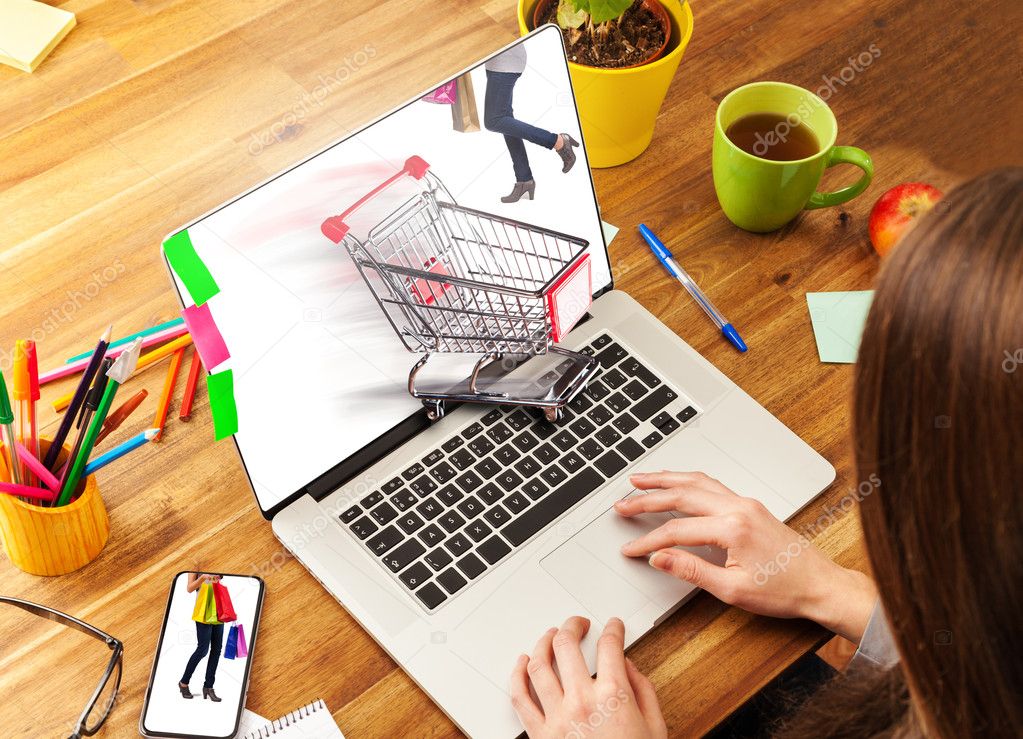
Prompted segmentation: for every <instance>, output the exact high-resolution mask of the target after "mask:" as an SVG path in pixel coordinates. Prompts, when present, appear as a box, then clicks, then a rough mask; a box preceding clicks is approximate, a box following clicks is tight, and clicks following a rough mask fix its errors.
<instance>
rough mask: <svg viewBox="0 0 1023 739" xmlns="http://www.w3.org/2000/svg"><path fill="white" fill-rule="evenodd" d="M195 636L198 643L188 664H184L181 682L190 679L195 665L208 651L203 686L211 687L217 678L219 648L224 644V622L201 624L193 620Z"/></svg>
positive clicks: (186, 681)
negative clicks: (208, 656)
mask: <svg viewBox="0 0 1023 739" xmlns="http://www.w3.org/2000/svg"><path fill="white" fill-rule="evenodd" d="M195 636H196V639H197V640H198V642H199V643H198V644H197V645H196V647H195V651H194V652H192V656H191V657H189V658H188V665H186V666H185V674H184V676H182V678H181V682H182V683H183V684H185V685H187V684H188V681H189V680H191V679H192V673H193V672H195V668H196V665H198V664H199V662H200V661H201V660H202V658H203V657H205V656H206V653H207V652H209V654H210V658H209V660H207V661H206V682H204V683H203V684H202V686H203V687H204V688H212V687H213V681H214V680H216V679H217V664H218V663H219V662H220V650H221V649H222V648H223V646H224V624H201V623H199V622H198V621H196V622H195Z"/></svg>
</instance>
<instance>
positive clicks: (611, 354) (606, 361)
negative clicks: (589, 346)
mask: <svg viewBox="0 0 1023 739" xmlns="http://www.w3.org/2000/svg"><path fill="white" fill-rule="evenodd" d="M626 356H628V352H626V351H625V350H624V349H622V347H621V346H619V345H618V344H617V343H614V342H612V343H611V344H608V345H607V346H606V347H604V348H603V349H602V350H601V351H599V352H598V353H597V361H598V362H600V366H601V367H603V368H604V369H610V368H611V367H614V366H615V365H616V364H618V363H619V362H620V361H622V360H623V359H625V357H626Z"/></svg>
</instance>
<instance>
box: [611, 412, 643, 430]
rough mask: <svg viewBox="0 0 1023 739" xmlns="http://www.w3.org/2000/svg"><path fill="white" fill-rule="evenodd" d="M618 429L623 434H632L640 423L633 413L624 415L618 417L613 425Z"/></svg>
mask: <svg viewBox="0 0 1023 739" xmlns="http://www.w3.org/2000/svg"><path fill="white" fill-rule="evenodd" d="M611 425H612V426H614V427H615V428H616V429H618V430H619V431H621V432H622V433H623V434H629V433H632V431H634V430H635V429H636V427H638V426H639V421H637V420H636V419H635V418H633V417H632V414H631V413H623V414H622V415H620V416H618V418H616V419H615V420H614V421H613V422H612V424H611Z"/></svg>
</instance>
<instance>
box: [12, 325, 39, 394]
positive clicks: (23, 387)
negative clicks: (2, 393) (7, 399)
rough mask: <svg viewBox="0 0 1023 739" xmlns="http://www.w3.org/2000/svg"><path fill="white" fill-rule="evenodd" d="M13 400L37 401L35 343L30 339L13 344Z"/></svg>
mask: <svg viewBox="0 0 1023 739" xmlns="http://www.w3.org/2000/svg"><path fill="white" fill-rule="evenodd" d="M13 390H14V392H13V393H12V394H13V396H14V399H15V400H39V363H38V362H37V361H36V343H35V342H34V341H32V340H30V339H18V340H17V341H16V342H14V388H13Z"/></svg>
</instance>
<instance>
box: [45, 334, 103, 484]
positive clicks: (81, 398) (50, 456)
mask: <svg viewBox="0 0 1023 739" xmlns="http://www.w3.org/2000/svg"><path fill="white" fill-rule="evenodd" d="M113 330H114V327H113V326H109V327H108V328H107V330H106V331H104V332H103V335H102V336H100V337H99V342H98V343H97V344H96V348H95V349H93V351H92V357H91V358H90V359H89V363H88V365H87V366H86V367H85V371H84V372H83V373H82V379H81V380H80V381H79V383H78V387H77V388H75V392H74V394H73V395H72V396H71V400H70V404H69V405H68V411H67V413H65V414H64V418H62V419H61V421H60V426H59V427H58V428H57V433H56V434H54V436H53V442H52V443H51V444H50V449H49V451H47V452H46V458H45V459H43V464H44V465H45V466H46V469H48V470H52V469H53V467H54V465H56V464H57V455H59V454H60V450H61V448H62V447H63V446H64V440H65V439H67V435H68V432H69V431H71V424H73V423H74V422H75V416H77V415H78V411H79V410H80V409H81V407H82V404H83V403H85V396H86V395H88V393H89V386H90V385H91V384H92V381H93V379H94V378H95V377H96V372H98V371H99V366H100V364H101V363H102V362H103V355H104V354H106V351H107V348H108V347H109V345H110V333H111V332H112V331H113Z"/></svg>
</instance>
